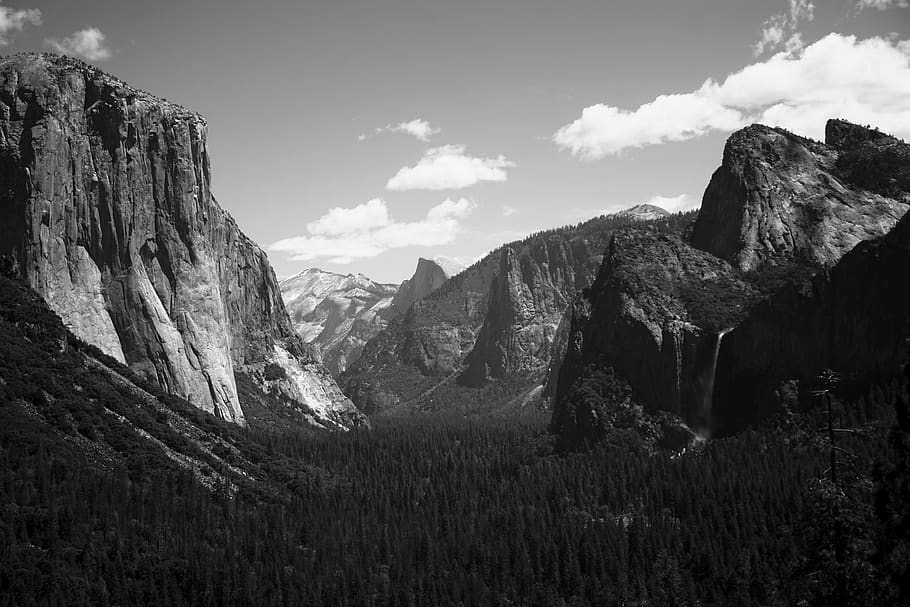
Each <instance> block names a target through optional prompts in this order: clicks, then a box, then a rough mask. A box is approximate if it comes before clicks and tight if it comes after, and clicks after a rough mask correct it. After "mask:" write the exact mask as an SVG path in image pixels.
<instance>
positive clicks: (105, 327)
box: [0, 53, 363, 427]
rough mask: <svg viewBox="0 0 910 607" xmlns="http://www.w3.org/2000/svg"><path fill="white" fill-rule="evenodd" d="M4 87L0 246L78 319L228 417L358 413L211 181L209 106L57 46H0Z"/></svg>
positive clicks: (154, 376)
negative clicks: (45, 49) (62, 52)
mask: <svg viewBox="0 0 910 607" xmlns="http://www.w3.org/2000/svg"><path fill="white" fill-rule="evenodd" d="M0 103H2V105H0V255H2V256H5V257H6V258H7V259H8V260H10V263H11V264H12V265H13V266H14V268H15V269H16V270H17V271H18V273H19V275H20V276H21V277H22V278H23V279H24V280H26V281H27V283H28V284H29V285H30V286H31V287H32V288H33V289H34V290H35V291H37V292H38V293H39V294H40V295H41V296H42V297H44V298H45V300H46V301H47V303H48V305H49V306H50V307H51V309H53V310H54V311H55V312H56V313H57V314H59V315H60V317H61V318H62V319H63V321H64V322H65V323H66V325H67V326H68V327H70V328H71V330H72V331H73V333H75V334H76V335H77V336H78V337H80V338H82V339H84V340H85V341H87V342H89V343H92V344H95V345H97V346H98V347H99V348H101V349H102V350H103V351H105V352H106V353H108V354H110V355H111V356H112V357H114V358H115V359H116V360H118V361H120V362H122V363H126V364H128V365H129V366H130V367H131V368H132V369H134V370H136V371H137V372H139V373H140V374H142V375H143V376H145V377H147V378H149V379H150V380H151V381H154V382H155V383H156V384H158V385H159V386H161V387H162V388H163V389H164V390H166V391H167V392H169V393H171V394H175V395H177V396H180V397H182V398H185V399H187V400H188V401H190V402H191V403H193V404H194V405H195V406H197V407H200V408H202V409H203V410H205V411H209V412H213V413H215V414H216V415H218V416H219V417H222V418H223V419H226V420H229V421H233V422H236V423H240V424H243V423H245V415H244V407H245V406H250V407H259V406H261V405H262V404H263V403H265V402H266V401H269V402H272V401H274V400H275V398H276V397H277V398H278V400H280V402H282V403H284V406H285V408H286V409H287V412H289V413H294V414H296V416H297V417H298V418H300V419H305V420H310V421H313V422H314V423H318V424H321V425H326V426H329V427H350V426H352V425H356V424H358V423H360V422H361V421H362V419H363V418H362V416H361V414H360V413H359V412H358V411H357V410H356V408H355V407H354V406H353V405H352V404H351V402H350V401H349V400H348V399H347V398H345V397H344V395H343V394H342V393H341V391H340V390H339V389H338V387H337V385H336V384H335V382H334V381H333V380H332V378H331V376H330V375H329V373H328V371H327V370H326V369H325V368H324V367H323V366H322V365H321V364H320V363H319V361H318V357H317V356H315V355H314V354H313V353H312V352H311V351H310V350H309V349H308V348H307V347H306V346H305V345H304V344H303V343H302V341H301V340H300V338H299V337H298V336H297V335H296V334H295V333H294V330H293V328H292V327H291V324H290V321H289V319H288V315H287V312H286V311H285V307H284V304H283V302H282V299H281V296H280V291H279V287H278V281H277V280H276V278H275V275H274V272H273V271H272V268H271V266H270V265H269V263H268V259H267V257H266V255H265V253H264V252H263V251H262V250H261V249H260V248H259V247H258V246H257V245H256V244H255V243H254V242H252V241H251V240H250V239H249V238H247V237H246V236H245V235H244V234H243V233H242V232H241V231H240V229H239V228H238V227H237V224H236V223H235V222H234V220H233V219H232V218H231V217H230V215H228V214H227V213H226V212H225V211H224V210H222V209H221V208H220V207H219V206H218V204H217V202H216V201H215V199H214V197H213V196H212V193H211V190H210V183H211V166H210V162H209V156H208V152H207V147H206V131H207V126H206V123H205V120H204V119H203V118H202V117H201V116H199V115H198V114H195V113H192V112H190V111H188V110H186V109H184V108H182V107H180V106H178V105H175V104H172V103H169V102H167V101H164V100H162V99H158V98H156V97H153V96H152V95H150V94H148V93H146V92H143V91H140V90H137V89H134V88H132V87H130V86H128V85H126V84H125V83H123V82H121V81H120V80H117V79H116V78H114V77H112V76H110V75H108V74H105V73H104V72H102V71H100V70H98V69H97V68H95V67H93V66H90V65H88V64H86V63H83V62H81V61H78V60H75V59H71V58H68V57H61V56H57V55H51V54H31V53H30V54H19V55H14V56H11V57H6V58H3V59H2V60H0ZM240 383H242V384H243V385H244V388H243V389H242V390H241V391H240V392H243V395H244V398H245V399H246V400H247V401H248V403H249V404H248V403H244V402H242V398H241V395H240V393H239V391H238V384H240ZM267 393H272V398H270V397H269V396H268V395H267ZM276 395H277V396H276Z"/></svg>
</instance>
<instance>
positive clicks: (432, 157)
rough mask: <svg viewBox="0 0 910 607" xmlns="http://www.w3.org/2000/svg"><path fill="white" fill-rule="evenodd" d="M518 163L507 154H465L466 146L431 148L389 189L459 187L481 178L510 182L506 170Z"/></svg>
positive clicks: (400, 171)
mask: <svg viewBox="0 0 910 607" xmlns="http://www.w3.org/2000/svg"><path fill="white" fill-rule="evenodd" d="M514 166H515V163H514V162H511V161H509V160H506V158H505V156H499V157H497V158H477V157H474V156H467V155H466V154H465V146H463V145H444V146H442V147H438V148H432V149H429V150H427V151H426V152H425V153H424V155H423V158H421V159H420V160H419V161H418V162H417V164H416V165H414V166H412V167H402V168H401V169H400V170H399V171H398V173H396V174H395V175H394V176H393V177H392V178H391V179H389V181H388V183H387V184H386V188H387V189H389V190H397V191H404V190H457V189H460V188H467V187H470V186H472V185H474V184H476V183H480V182H481V181H500V182H501V181H506V179H508V174H507V173H506V169H508V168H511V167H514Z"/></svg>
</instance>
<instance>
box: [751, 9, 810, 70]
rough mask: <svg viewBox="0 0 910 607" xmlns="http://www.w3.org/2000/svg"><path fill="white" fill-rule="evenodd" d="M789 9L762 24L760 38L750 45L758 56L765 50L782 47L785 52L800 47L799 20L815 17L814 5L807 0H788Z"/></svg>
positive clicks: (801, 42)
mask: <svg viewBox="0 0 910 607" xmlns="http://www.w3.org/2000/svg"><path fill="white" fill-rule="evenodd" d="M788 1H789V5H790V10H788V11H787V12H784V13H779V14H777V15H773V16H772V17H771V18H770V19H768V20H767V21H765V22H764V24H762V31H761V38H760V39H759V41H758V42H756V43H755V44H754V45H753V46H752V52H753V54H754V55H755V56H756V57H758V56H760V55H763V54H764V53H765V52H766V51H773V50H775V49H778V48H781V46H782V44H781V43H783V47H784V48H785V49H786V50H787V52H794V51H797V50H799V49H801V48H802V46H803V38H802V35H801V34H800V33H799V31H798V29H799V24H800V22H801V21H812V19H814V18H815V5H814V4H813V3H812V2H809V0H788Z"/></svg>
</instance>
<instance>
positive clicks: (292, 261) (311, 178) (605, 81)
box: [0, 0, 910, 283]
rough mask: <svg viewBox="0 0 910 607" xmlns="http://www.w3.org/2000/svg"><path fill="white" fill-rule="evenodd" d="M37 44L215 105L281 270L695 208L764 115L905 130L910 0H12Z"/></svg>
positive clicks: (217, 135)
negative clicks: (631, 213)
mask: <svg viewBox="0 0 910 607" xmlns="http://www.w3.org/2000/svg"><path fill="white" fill-rule="evenodd" d="M39 50H40V51H54V52H63V53H67V54H70V55H74V56H79V57H81V58H83V59H86V60H88V61H90V62H92V63H94V64H96V65H98V66H99V67H101V68H102V69H104V70H106V71H108V72H110V73H112V74H114V75H115V76H117V77H119V78H120V79H122V80H124V81H126V82H128V83H130V84H132V85H133V86H136V87H138V88H141V89H144V90H147V91H149V92H151V93H153V94H156V95H158V96H160V97H163V98H166V99H168V100H170V101H173V102H177V103H180V104H181V105H184V106H186V107H187V108H189V109H191V110H194V111H196V112H199V113H201V114H202V115H204V116H205V117H206V119H207V121H208V125H209V137H208V141H209V153H210V156H211V159H212V191H213V192H214V194H215V197H216V198H217V200H218V202H219V204H221V206H222V207H224V208H225V209H227V210H228V211H229V212H230V213H231V214H232V215H233V216H234V217H235V218H236V219H237V221H238V223H239V225H240V226H241V228H242V229H243V230H244V231H245V232H246V234H247V235H248V236H250V237H251V238H253V239H254V240H255V241H256V242H258V243H259V244H260V245H261V246H262V247H263V248H264V249H265V250H266V251H267V252H268V254H269V259H270V260H271V262H272V265H273V266H274V267H275V270H276V272H277V273H278V275H279V277H287V276H291V275H293V274H295V273H297V272H299V271H301V270H303V269H305V268H308V267H320V268H323V269H326V270H330V271H334V272H339V273H343V274H346V273H358V272H359V273H363V274H365V275H367V276H369V277H370V278H372V279H374V280H377V281H381V282H392V283H397V282H400V281H401V280H403V279H405V278H407V277H408V276H410V274H411V273H412V272H413V270H414V267H415V266H416V263H417V259H418V257H434V256H447V257H453V258H456V259H458V260H460V261H462V262H463V263H465V264H468V263H471V262H472V261H474V260H475V259H477V258H479V257H480V256H482V255H483V254H485V253H486V252H488V251H490V250H491V249H493V248H495V247H497V246H498V245H500V244H502V243H504V242H508V241H511V240H515V239H517V238H520V237H522V236H524V235H527V234H530V233H533V232H536V231H539V230H542V229H547V228H551V227H556V226H560V225H565V224H570V223H577V222H579V221H583V220H585V219H588V218H591V217H594V216H596V215H600V214H603V213H608V212H615V211H617V210H621V209H622V208H626V207H629V206H632V205H634V204H639V203H644V202H652V203H656V204H659V205H662V206H664V207H665V208H667V209H668V210H674V211H675V210H685V209H691V208H696V207H697V206H698V205H699V203H700V201H701V196H702V193H703V192H704V189H705V186H706V185H707V183H708V181H709V179H710V177H711V173H712V172H713V171H714V170H715V169H716V168H717V166H718V165H719V163H720V160H721V156H722V153H723V145H724V141H725V140H726V138H727V137H728V136H729V135H730V133H732V132H733V131H735V130H737V129H738V128H741V127H743V126H745V125H747V124H750V123H752V122H763V123H765V124H771V125H780V126H784V127H786V128H789V129H790V130H792V131H794V132H797V133H799V134H802V135H805V136H809V137H813V138H816V139H822V138H823V135H824V123H825V120H826V119H827V118H829V117H841V118H847V119H850V120H854V121H857V122H860V123H864V124H872V125H875V126H878V127H880V128H881V129H882V130H884V131H887V132H891V133H893V134H896V135H898V136H900V137H902V138H904V139H910V0H814V1H813V2H810V1H809V0H662V1H657V0H628V1H610V2H606V1H603V0H559V1H555V0H457V1H453V0H307V1H304V2H300V1H292V0H260V1H259V2H255V3H253V2H240V1H237V0H182V1H173V0H159V1H157V2H138V1H133V0H80V1H79V2H71V1H58V2H41V1H33V0H21V1H15V2H14V1H12V0H0V53H2V54H7V53H13V52H18V51H39Z"/></svg>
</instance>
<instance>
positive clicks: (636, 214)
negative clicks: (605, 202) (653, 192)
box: [616, 204, 670, 221]
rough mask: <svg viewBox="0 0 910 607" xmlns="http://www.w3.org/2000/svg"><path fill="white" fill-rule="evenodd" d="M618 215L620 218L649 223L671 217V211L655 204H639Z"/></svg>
mask: <svg viewBox="0 0 910 607" xmlns="http://www.w3.org/2000/svg"><path fill="white" fill-rule="evenodd" d="M616 214H617V215H619V216H620V217H629V218H631V219H638V220H639V221H649V220H651V219H660V218H662V217H669V216H670V212H669V211H667V210H665V209H663V208H661V207H659V206H657V205H655V204H637V205H635V206H634V207H629V208H628V209H624V210H622V211H619V212H618V213H616Z"/></svg>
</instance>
